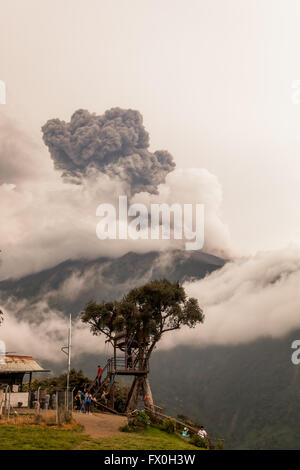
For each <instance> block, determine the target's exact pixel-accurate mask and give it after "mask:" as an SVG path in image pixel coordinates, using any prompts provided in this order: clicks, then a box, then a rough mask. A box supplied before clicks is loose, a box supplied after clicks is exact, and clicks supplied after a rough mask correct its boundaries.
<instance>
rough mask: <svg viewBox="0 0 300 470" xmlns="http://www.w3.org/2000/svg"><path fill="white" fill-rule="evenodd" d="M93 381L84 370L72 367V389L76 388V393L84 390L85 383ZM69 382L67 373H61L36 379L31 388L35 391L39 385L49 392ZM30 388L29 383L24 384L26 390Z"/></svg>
mask: <svg viewBox="0 0 300 470" xmlns="http://www.w3.org/2000/svg"><path fill="white" fill-rule="evenodd" d="M90 383H91V380H90V379H89V378H88V377H85V375H84V374H83V372H82V370H79V371H77V370H75V369H71V371H70V390H72V389H73V388H75V390H74V393H76V392H77V391H78V390H83V388H84V386H85V385H88V384H90ZM66 384H67V374H61V375H60V376H59V377H50V378H48V379H43V380H37V379H34V380H33V381H32V383H31V390H32V391H33V392H34V391H36V390H37V389H38V388H39V387H41V388H42V389H43V390H46V391H47V392H48V393H53V392H55V391H56V390H59V389H63V388H65V387H66ZM27 389H28V383H25V384H24V391H26V390H27Z"/></svg>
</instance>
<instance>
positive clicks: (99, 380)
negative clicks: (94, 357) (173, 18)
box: [97, 366, 103, 385]
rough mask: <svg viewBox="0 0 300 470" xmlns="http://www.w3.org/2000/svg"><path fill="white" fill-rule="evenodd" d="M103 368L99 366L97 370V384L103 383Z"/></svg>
mask: <svg viewBox="0 0 300 470" xmlns="http://www.w3.org/2000/svg"><path fill="white" fill-rule="evenodd" d="M102 372H103V369H102V367H101V366H98V371H97V384H98V385H100V383H101V376H102Z"/></svg>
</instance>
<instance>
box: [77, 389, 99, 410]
mask: <svg viewBox="0 0 300 470" xmlns="http://www.w3.org/2000/svg"><path fill="white" fill-rule="evenodd" d="M93 401H95V400H94V398H93V396H92V394H91V393H89V392H81V391H80V390H79V391H78V393H77V395H76V397H75V408H76V410H77V411H79V412H80V413H88V414H89V413H90V412H91V406H92V402H93Z"/></svg>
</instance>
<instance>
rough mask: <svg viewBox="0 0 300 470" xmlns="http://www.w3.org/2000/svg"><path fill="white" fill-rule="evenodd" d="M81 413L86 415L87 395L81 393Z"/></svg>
mask: <svg viewBox="0 0 300 470" xmlns="http://www.w3.org/2000/svg"><path fill="white" fill-rule="evenodd" d="M80 413H85V394H84V392H80Z"/></svg>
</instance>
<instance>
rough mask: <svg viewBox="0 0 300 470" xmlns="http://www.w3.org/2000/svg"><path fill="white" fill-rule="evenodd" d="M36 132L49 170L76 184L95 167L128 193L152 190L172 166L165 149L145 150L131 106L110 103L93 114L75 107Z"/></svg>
mask: <svg viewBox="0 0 300 470" xmlns="http://www.w3.org/2000/svg"><path fill="white" fill-rule="evenodd" d="M42 132H43V139H44V142H45V144H46V145H47V147H48V149H49V151H50V155H51V158H52V160H53V161H54V167H55V169H57V170H59V171H61V172H62V177H63V178H65V179H67V180H69V181H73V182H75V183H77V184H78V183H80V182H81V178H82V177H84V176H87V175H88V174H89V172H90V171H91V170H95V169H96V170H98V171H100V172H102V173H105V174H107V175H109V176H110V177H119V178H120V179H121V180H122V181H125V182H126V183H127V184H128V185H129V186H130V189H131V193H132V194H135V193H138V192H142V191H146V192H149V193H152V194H156V193H157V186H158V185H159V184H161V183H164V181H165V177H166V175H167V174H168V173H169V172H170V171H172V170H173V169H174V168H175V163H174V161H173V157H172V155H171V154H170V153H169V152H167V151H165V150H158V151H156V152H154V153H151V152H150V151H149V134H148V133H147V131H146V130H145V128H144V126H143V117H142V115H141V114H140V113H139V112H138V111H135V110H131V109H121V108H112V109H110V110H108V111H106V112H105V113H104V114H103V115H101V116H97V115H96V114H94V113H90V112H89V111H86V110H83V109H79V110H77V111H75V113H74V114H73V115H72V117H71V120H70V122H65V121H61V120H59V119H50V120H49V121H47V123H46V124H45V125H44V126H43V127H42Z"/></svg>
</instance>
